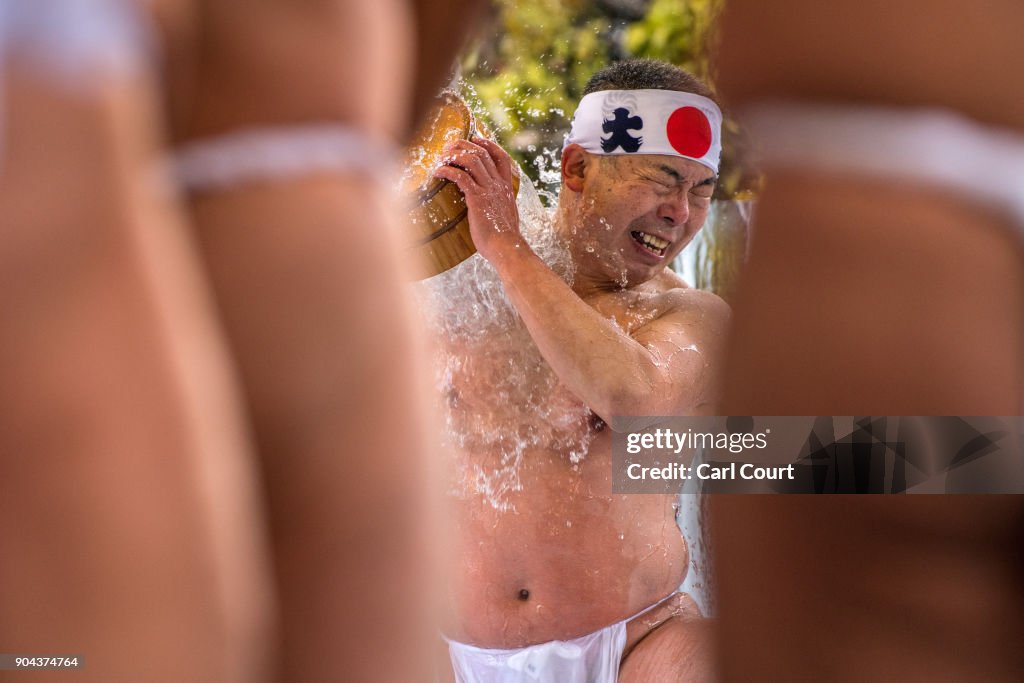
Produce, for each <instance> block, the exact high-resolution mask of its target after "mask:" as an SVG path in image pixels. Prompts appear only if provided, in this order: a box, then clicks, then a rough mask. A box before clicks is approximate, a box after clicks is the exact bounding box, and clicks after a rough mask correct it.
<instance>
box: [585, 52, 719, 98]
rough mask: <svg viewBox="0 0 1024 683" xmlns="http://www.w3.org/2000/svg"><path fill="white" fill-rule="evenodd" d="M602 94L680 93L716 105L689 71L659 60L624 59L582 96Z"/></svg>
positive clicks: (596, 78) (590, 83) (605, 71)
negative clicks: (619, 92) (610, 92)
mask: <svg viewBox="0 0 1024 683" xmlns="http://www.w3.org/2000/svg"><path fill="white" fill-rule="evenodd" d="M601 90H677V91H679V92H688V93H693V94H694V95H702V96H704V97H707V98H708V99H710V100H712V101H715V102H717V100H718V98H716V97H715V94H714V92H712V90H711V88H709V87H708V86H707V85H705V84H704V83H703V82H702V81H701V80H700V79H699V78H697V77H696V76H694V75H693V74H691V73H690V72H688V71H684V70H683V69H680V68H679V67H678V66H676V65H674V64H669V63H668V62H663V61H660V60H657V59H623V60H622V61H618V62H612V63H611V64H609V65H608V66H606V67H604V68H603V69H601V70H600V71H598V72H596V73H595V74H594V75H593V76H591V77H590V80H588V81H587V85H586V86H585V87H584V88H583V94H584V95H589V94H590V93H592V92H599V91H601Z"/></svg>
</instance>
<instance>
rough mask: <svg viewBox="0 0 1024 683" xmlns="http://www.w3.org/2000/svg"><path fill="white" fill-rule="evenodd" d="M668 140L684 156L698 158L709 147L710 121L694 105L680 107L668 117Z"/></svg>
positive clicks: (666, 130) (705, 152)
mask: <svg viewBox="0 0 1024 683" xmlns="http://www.w3.org/2000/svg"><path fill="white" fill-rule="evenodd" d="M665 133H666V134H667V135H668V142H669V144H670V145H672V148H673V149H675V150H676V151H677V152H679V153H680V154H682V155H683V156H685V157H692V158H694V159H700V158H701V157H703V156H704V155H705V154H707V153H708V150H710V149H711V122H710V121H708V117H707V116H705V115H704V112H702V111H701V110H700V109H697V108H696V107H680V108H679V109H676V110H675V111H674V112H672V115H671V116H669V117H668V124H667V125H666V126H665Z"/></svg>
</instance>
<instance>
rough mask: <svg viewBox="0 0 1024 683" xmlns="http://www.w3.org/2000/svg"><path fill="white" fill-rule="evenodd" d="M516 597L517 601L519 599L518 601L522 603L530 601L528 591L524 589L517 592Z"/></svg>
mask: <svg viewBox="0 0 1024 683" xmlns="http://www.w3.org/2000/svg"><path fill="white" fill-rule="evenodd" d="M518 597H519V599H520V600H522V601H523V602H526V601H527V600H529V599H530V591H528V590H526V589H525V588H524V589H522V590H521V591H519V596H518Z"/></svg>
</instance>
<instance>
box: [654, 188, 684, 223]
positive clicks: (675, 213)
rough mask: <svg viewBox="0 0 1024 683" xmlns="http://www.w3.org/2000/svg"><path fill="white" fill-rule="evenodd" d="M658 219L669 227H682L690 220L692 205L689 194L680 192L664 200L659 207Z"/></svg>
mask: <svg viewBox="0 0 1024 683" xmlns="http://www.w3.org/2000/svg"><path fill="white" fill-rule="evenodd" d="M658 218H660V219H661V220H663V221H665V222H666V223H668V224H669V225H682V224H683V223H685V222H686V221H687V220H688V219H689V218H690V203H689V202H688V201H687V193H686V192H679V193H677V194H674V195H672V197H670V198H668V199H666V200H664V201H663V202H662V203H661V204H660V205H659V206H658Z"/></svg>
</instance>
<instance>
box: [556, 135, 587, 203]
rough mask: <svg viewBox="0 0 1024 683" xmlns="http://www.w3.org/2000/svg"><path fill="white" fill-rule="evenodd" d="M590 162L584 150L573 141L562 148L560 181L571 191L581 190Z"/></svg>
mask: <svg viewBox="0 0 1024 683" xmlns="http://www.w3.org/2000/svg"><path fill="white" fill-rule="evenodd" d="M589 163H590V159H589V158H588V155H587V152H586V150H584V149H583V148H582V147H580V146H579V145H577V144H576V143H573V144H571V145H568V146H567V147H566V148H565V149H563V150H562V182H563V183H564V184H565V186H566V187H568V188H569V189H570V190H572V191H573V192H582V191H583V185H584V180H585V175H586V170H587V165H588V164H589Z"/></svg>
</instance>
